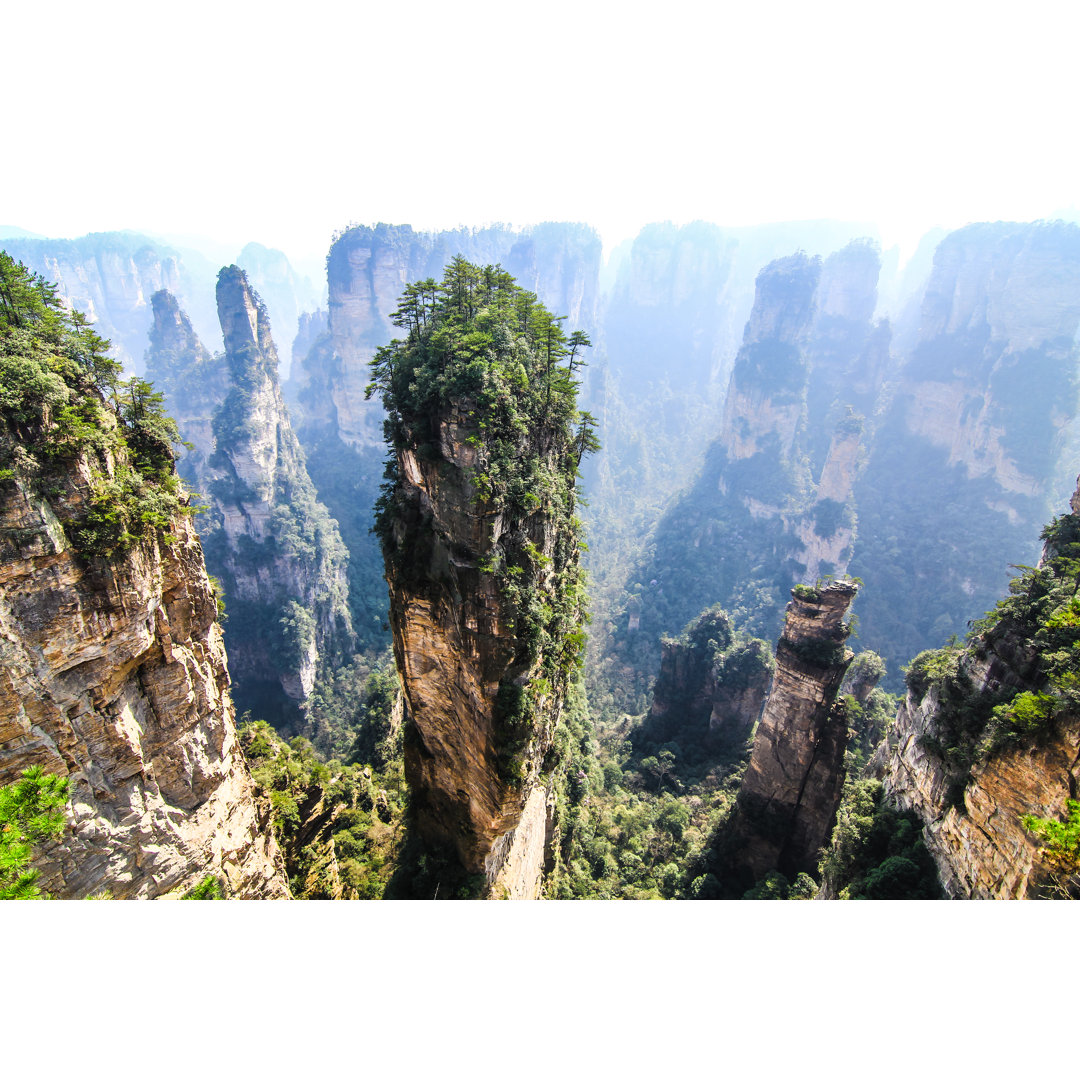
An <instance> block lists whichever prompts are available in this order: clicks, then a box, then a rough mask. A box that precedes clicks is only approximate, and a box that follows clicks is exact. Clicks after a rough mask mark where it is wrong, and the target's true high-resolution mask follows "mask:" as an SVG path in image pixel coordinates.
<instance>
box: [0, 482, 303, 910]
mask: <svg viewBox="0 0 1080 1080" xmlns="http://www.w3.org/2000/svg"><path fill="white" fill-rule="evenodd" d="M90 490H91V478H90V475H89V472H88V470H87V468H86V464H85V461H79V462H78V463H77V464H76V466H75V467H74V468H73V469H72V470H71V472H70V473H69V474H68V476H67V478H66V481H65V490H64V494H63V497H62V498H60V499H58V500H56V501H55V502H52V503H51V502H50V501H47V500H45V499H43V498H41V497H39V496H36V495H34V494H32V493H31V491H30V489H28V488H27V487H26V486H25V485H24V484H23V483H22V482H15V481H7V482H5V483H4V485H3V491H2V492H0V515H2V516H0V536H2V543H0V654H2V657H3V665H2V667H0V783H10V782H11V781H13V780H15V779H16V778H17V777H18V775H19V774H20V773H21V771H22V770H23V769H25V768H26V767H28V766H30V765H40V766H41V767H42V768H43V769H45V770H46V771H47V772H50V773H55V774H59V775H62V776H68V777H70V779H71V781H72V798H71V802H70V807H69V820H68V827H67V829H66V830H65V833H64V835H63V837H62V838H61V839H60V840H58V841H55V842H51V843H49V844H48V845H47V846H46V847H45V848H44V849H43V851H42V852H41V854H40V856H39V857H38V858H37V860H36V863H35V865H36V866H37V868H38V870H39V871H40V875H41V876H40V878H39V884H40V885H41V887H42V889H43V891H44V892H46V893H47V894H50V895H53V896H57V897H65V898H78V897H86V896H91V895H98V894H101V893H103V892H104V893H108V894H109V895H111V896H113V897H115V898H117V899H121V898H154V897H159V896H162V895H164V894H166V893H176V892H178V891H182V890H184V889H187V888H190V887H192V886H193V885H195V884H197V883H198V882H199V881H200V880H201V879H202V878H203V877H204V876H205V875H207V874H214V875H217V876H219V877H221V878H223V879H224V881H225V883H226V889H227V893H228V895H230V896H234V897H243V898H252V899H256V898H286V897H287V896H288V886H287V884H286V880H285V875H284V868H283V865H282V862H281V858H280V855H279V853H278V851H277V848H276V845H275V842H274V839H273V835H272V831H271V828H270V824H269V820H268V813H267V808H266V807H263V806H261V805H259V804H257V803H256V801H255V798H254V795H253V789H252V781H251V777H250V774H249V773H248V769H247V766H246V764H245V762H244V759H243V755H242V753H241V752H240V748H239V745H238V742H237V737H236V731H235V726H234V714H233V705H232V701H231V698H230V695H229V675H228V670H227V668H226V657H225V648H224V645H223V642H222V633H221V627H220V625H219V623H218V621H217V606H216V602H215V598H214V594H213V591H212V589H211V586H210V582H209V580H208V578H207V575H206V570H205V566H204V563H203V556H202V549H201V547H200V545H199V541H198V538H197V537H196V535H195V531H194V529H193V528H192V526H191V522H190V519H189V518H187V517H183V516H178V517H176V518H175V520H174V521H173V522H172V525H171V526H170V531H171V534H172V536H173V538H174V539H173V540H172V541H170V542H166V541H165V540H163V539H161V538H160V536H159V538H158V539H156V540H147V541H143V542H141V543H140V544H139V545H137V546H136V547H135V548H134V549H132V550H131V551H130V552H129V553H128V554H127V555H125V556H124V557H122V558H119V557H117V558H113V559H95V560H92V561H91V562H90V563H89V564H87V563H86V562H85V561H84V560H83V559H81V558H80V557H79V556H78V555H77V554H76V553H75V552H74V550H73V549H72V547H71V546H70V544H69V543H68V542H67V540H66V538H65V535H64V530H63V527H62V523H61V520H60V519H59V518H58V516H57V514H58V513H59V514H60V515H61V516H63V515H65V514H69V513H74V512H77V511H78V510H79V509H80V507H82V506H83V505H84V504H85V502H86V500H87V499H88V498H89V495H90Z"/></svg>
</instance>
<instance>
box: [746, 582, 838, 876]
mask: <svg viewBox="0 0 1080 1080" xmlns="http://www.w3.org/2000/svg"><path fill="white" fill-rule="evenodd" d="M800 592H801V595H800ZM855 593H856V586H854V585H851V584H847V583H843V582H836V583H834V584H832V585H829V586H828V587H827V588H824V589H821V590H794V591H793V592H792V600H791V603H790V604H788V608H787V615H786V618H785V621H784V632H783V635H782V637H781V638H780V643H779V645H778V646H777V650H776V674H775V676H774V678H773V685H772V689H771V691H770V693H769V698H768V701H767V702H766V704H765V711H764V713H763V715H762V718H761V723H760V724H759V725H758V729H757V733H756V735H755V737H754V748H753V751H752V754H751V758H750V764H749V766H748V768H747V770H746V774H745V776H744V777H743V782H742V786H741V787H740V789H739V795H738V799H737V802H736V811H735V817H734V819H733V823H732V837H731V840H730V843H731V851H732V855H731V865H732V872H733V879H732V882H731V883H730V884H729V888H730V887H734V889H735V891H736V892H737V893H740V894H741V888H742V886H743V885H745V886H747V887H748V886H749V885H751V884H753V882H755V881H758V880H761V879H762V878H764V877H765V876H766V875H767V874H768V873H769V872H770V871H773V870H779V871H780V872H781V873H782V874H784V875H785V876H786V877H788V878H789V879H794V878H795V876H796V875H798V874H799V873H800V872H807V873H811V872H813V871H814V870H816V868H817V861H818V857H819V855H820V853H821V850H822V849H823V848H824V846H825V844H826V843H827V842H828V839H829V835H830V833H831V831H832V827H833V822H834V821H835V818H836V810H837V807H838V806H839V805H840V793H841V789H842V788H843V784H844V769H843V762H844V750H845V748H846V746H847V739H848V720H847V715H846V711H845V710H844V708H843V706H842V705H838V704H837V702H836V697H837V692H838V691H839V689H840V684H841V682H842V681H843V678H844V673H845V672H846V670H847V666H848V664H849V663H850V661H851V658H852V653H851V652H850V650H848V649H846V648H845V647H844V641H845V639H846V638H847V635H848V630H847V627H846V626H845V624H844V621H843V620H844V616H845V614H846V613H847V610H848V607H849V606H850V605H851V602H852V600H853V599H854V598H855ZM726 884H727V883H726Z"/></svg>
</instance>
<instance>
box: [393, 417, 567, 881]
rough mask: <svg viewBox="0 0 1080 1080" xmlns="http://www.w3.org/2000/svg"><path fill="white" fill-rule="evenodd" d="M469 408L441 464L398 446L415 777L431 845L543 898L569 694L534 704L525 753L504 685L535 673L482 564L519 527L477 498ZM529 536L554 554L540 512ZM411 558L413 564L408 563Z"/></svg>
mask: <svg viewBox="0 0 1080 1080" xmlns="http://www.w3.org/2000/svg"><path fill="white" fill-rule="evenodd" d="M468 430H469V429H468V426H467V425H466V424H465V418H464V416H462V415H459V414H453V413H452V414H451V415H449V416H447V417H446V418H445V419H444V420H443V421H442V423H441V424H440V436H441V438H440V448H441V454H440V456H439V458H438V459H436V460H434V461H432V460H425V459H424V458H422V457H420V456H419V455H417V454H416V453H414V452H413V451H411V450H408V449H405V450H402V451H400V463H401V468H400V474H401V478H402V482H401V494H400V496H399V506H400V516H399V519H398V522H397V523H396V524H395V527H394V536H393V546H394V548H395V549H396V551H398V552H400V553H401V555H402V561H401V562H397V561H396V560H392V559H388V561H387V581H388V583H389V586H390V613H391V626H392V628H393V631H394V650H395V653H396V656H397V663H398V670H399V671H400V672H401V675H402V683H403V687H404V692H405V699H406V702H407V705H408V714H409V716H410V718H411V722H412V725H413V731H414V737H412V738H410V737H408V735H407V737H406V743H405V767H406V776H407V777H408V780H409V785H410V788H411V789H412V792H413V799H414V805H415V807H416V811H417V821H418V825H419V828H420V831H421V834H422V835H423V837H424V838H425V839H426V841H427V842H428V843H429V844H431V845H433V846H435V847H438V848H442V849H452V850H455V851H456V852H457V854H458V857H459V859H460V861H461V863H462V865H463V866H464V868H465V869H466V871H468V872H469V873H472V874H484V875H485V878H486V880H487V881H488V883H489V885H490V886H491V887H492V889H493V892H494V894H495V895H509V896H513V897H519V898H520V897H535V896H537V895H539V890H540V884H541V876H542V870H543V849H544V841H543V839H542V838H543V836H544V833H545V825H544V821H545V805H546V802H547V799H548V797H549V783H548V778H547V776H546V775H545V774H544V771H543V767H544V761H545V755H546V754H547V752H548V750H549V749H550V747H551V740H552V737H553V734H554V729H555V725H556V723H557V722H558V718H559V712H560V709H561V700H560V699H559V697H558V696H557V695H555V694H553V693H552V692H551V691H550V690H549V691H548V693H547V694H546V695H544V696H542V698H541V700H538V701H537V703H536V704H537V712H538V714H539V715H540V716H541V717H542V718H543V719H542V723H541V724H540V725H539V726H538V727H537V728H536V730H535V731H534V732H533V733H532V734H531V736H530V737H529V738H528V740H527V741H526V742H525V743H524V744H523V745H521V746H519V747H516V748H515V749H509V748H508V747H507V746H506V736H505V735H504V734H503V733H502V732H501V731H500V728H501V727H502V724H501V722H500V719H499V714H500V712H501V711H502V710H501V708H500V706H501V704H502V699H504V698H505V696H506V694H507V688H509V687H513V686H514V685H515V684H517V685H519V686H522V687H524V686H526V685H528V683H529V681H530V676H531V675H532V674H533V672H532V671H531V669H530V667H522V666H521V665H520V663H519V662H518V644H519V643H518V641H517V637H516V635H515V632H514V627H513V625H512V624H508V621H507V618H506V613H505V604H504V602H503V599H502V597H501V595H500V591H499V584H498V581H497V579H496V577H495V575H494V574H492V573H490V572H485V570H484V568H483V564H484V563H485V560H487V559H490V558H491V556H492V555H493V554H494V553H495V552H496V549H497V548H498V546H499V544H500V541H504V540H505V537H504V531H505V530H506V529H507V527H508V525H509V523H508V522H507V521H506V520H505V519H504V517H503V516H502V515H501V514H499V513H493V512H491V510H490V509H489V508H488V507H486V506H485V505H484V503H483V501H481V500H477V498H476V491H475V488H474V485H473V481H472V479H471V475H470V472H471V467H472V466H473V465H474V464H475V462H476V451H475V450H474V449H473V447H472V446H470V445H468V444H467V443H466V441H465V439H466V437H467V431H468ZM526 528H527V530H528V538H529V542H530V543H532V544H534V545H535V548H536V550H537V552H538V553H539V554H540V557H541V558H542V559H544V560H549V561H550V560H551V559H552V556H553V555H554V553H555V552H554V548H555V543H556V541H557V539H558V537H557V535H556V532H555V530H553V529H552V528H550V527H549V525H548V523H547V522H546V520H545V518H544V517H543V515H535V516H534V517H533V518H532V519H531V520H530V521H529V522H528V523H527V525H526ZM406 559H407V562H406V561H404V560H406Z"/></svg>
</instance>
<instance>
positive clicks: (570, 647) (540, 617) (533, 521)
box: [368, 257, 599, 785]
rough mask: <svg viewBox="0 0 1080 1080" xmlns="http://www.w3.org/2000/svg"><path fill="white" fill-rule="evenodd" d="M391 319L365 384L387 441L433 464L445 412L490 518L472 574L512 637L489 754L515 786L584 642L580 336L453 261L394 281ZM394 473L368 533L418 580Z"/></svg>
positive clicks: (584, 440)
mask: <svg viewBox="0 0 1080 1080" xmlns="http://www.w3.org/2000/svg"><path fill="white" fill-rule="evenodd" d="M392 322H393V323H394V325H395V326H398V327H400V328H401V329H403V330H405V331H406V334H407V336H406V337H405V338H404V339H395V340H394V341H392V342H391V343H390V344H389V345H385V346H383V347H381V348H380V349H378V351H377V352H376V354H375V358H374V360H373V361H372V364H371V368H372V382H371V384H370V385H369V387H368V396H371V395H373V394H376V393H378V394H379V395H380V396H381V398H382V401H383V405H384V406H385V408H386V412H387V420H386V425H385V430H386V435H387V440H388V442H389V444H390V446H391V448H392V449H393V450H394V451H395V452H396V453H397V454H401V453H405V452H408V453H411V454H415V455H416V456H417V457H418V458H419V459H420V460H422V461H437V460H439V459H440V456H441V452H440V449H439V442H440V438H441V426H442V424H443V423H444V422H447V421H449V420H450V418H451V416H453V418H454V422H455V423H457V424H458V425H460V430H461V432H462V437H463V438H464V441H465V442H466V443H467V444H468V445H469V446H470V447H471V448H472V449H474V450H475V452H476V459H475V464H474V465H472V466H471V468H470V469H469V480H470V482H471V486H472V489H473V492H474V502H475V504H476V505H477V506H478V507H479V508H481V510H482V512H483V513H484V514H485V515H486V517H487V518H488V520H495V519H496V517H497V516H498V517H499V518H501V522H502V530H501V533H500V535H499V536H498V538H497V539H494V542H493V543H492V545H491V547H490V549H489V550H488V551H487V552H486V553H485V555H484V558H483V560H482V561H481V563H480V569H481V571H482V572H484V573H490V574H492V575H493V576H494V578H495V581H496V583H497V586H498V589H499V592H500V596H501V600H502V609H503V610H502V615H503V619H504V620H505V623H506V625H507V626H508V627H510V628H511V629H512V630H513V632H514V639H515V655H514V657H513V661H512V663H511V664H510V665H509V667H508V669H507V671H508V673H507V674H506V675H505V676H504V677H503V680H502V682H501V683H500V686H499V690H498V696H497V699H496V710H497V723H498V739H497V746H496V752H497V755H498V760H499V768H500V773H501V775H502V778H503V780H504V781H505V782H506V783H508V784H511V785H515V784H519V783H521V781H522V765H523V752H524V750H525V747H526V746H527V744H528V743H529V741H530V740H531V739H532V737H533V735H534V733H535V731H534V729H535V726H536V725H537V724H538V723H541V722H542V720H541V717H540V709H539V705H540V702H541V700H542V699H550V697H551V695H552V693H554V696H555V697H556V698H558V697H561V696H563V695H564V694H565V691H566V688H567V686H568V685H569V680H570V677H571V675H572V673H573V672H574V671H575V669H576V668H577V666H578V665H579V664H580V663H581V661H582V657H583V652H584V646H585V635H584V631H583V627H584V622H585V605H586V595H585V583H584V572H583V570H582V569H581V565H580V555H581V549H582V541H581V523H580V521H579V520H578V519H577V517H576V515H575V511H576V502H577V493H576V486H575V485H576V480H577V476H578V468H579V466H580V465H581V463H582V459H583V458H584V456H585V455H586V454H589V453H592V452H593V451H595V450H596V449H597V448H598V446H599V443H598V441H597V439H596V435H595V427H596V421H595V419H594V418H593V417H591V416H590V415H589V414H588V413H579V412H578V410H577V405H576V402H577V388H578V380H577V377H576V376H577V373H578V372H579V371H580V370H581V369H582V367H583V366H584V364H585V361H584V356H583V351H584V349H585V348H586V347H587V346H588V345H589V339H588V337H587V336H586V335H585V334H583V333H581V332H580V331H576V332H574V333H572V334H570V335H569V337H568V336H567V335H566V334H565V333H564V331H563V329H562V326H561V322H562V320H561V319H560V318H557V317H555V316H553V315H552V314H551V313H550V312H548V311H547V309H546V308H545V307H544V306H543V305H542V304H540V303H538V302H537V299H536V297H535V296H534V295H533V294H532V293H530V292H527V291H526V290H524V289H521V288H519V287H518V286H517V285H516V284H515V283H514V280H513V278H512V277H511V276H510V275H509V274H507V273H506V272H505V271H503V270H502V269H501V268H499V267H494V266H487V267H483V268H480V267H476V266H473V265H471V264H470V263H468V262H466V261H465V260H464V259H462V258H460V257H458V258H456V259H454V260H453V261H452V262H451V263H450V265H449V266H447V268H446V270H445V273H444V275H443V279H442V281H441V282H436V281H435V280H434V279H431V278H429V279H426V280H424V281H420V282H417V283H416V284H414V285H408V286H406V288H405V292H404V294H403V295H402V297H401V299H400V301H399V306H398V309H397V311H396V312H395V313H394V314H393V316H392ZM398 469H399V463H398V459H397V458H396V457H395V458H394V459H392V460H391V462H390V463H389V465H388V466H387V477H388V482H387V484H386V485H385V486H384V492H383V495H382V496H381V497H380V499H379V501H378V504H377V509H376V523H375V529H376V532H377V533H378V535H379V537H380V539H381V541H382V549H383V556H384V559H385V561H386V565H387V569H388V572H389V573H391V574H394V575H396V576H397V577H398V578H399V579H400V580H401V581H403V582H405V583H408V581H409V580H410V578H411V577H413V576H414V575H420V578H418V579H417V582H416V584H417V585H418V586H419V587H421V588H422V587H424V585H425V581H424V580H423V576H424V575H426V574H427V573H428V572H429V563H430V560H429V559H427V558H424V553H423V552H420V551H417V550H416V542H417V541H416V536H415V535H414V534H415V533H416V531H417V530H412V531H411V532H410V536H411V538H412V541H413V542H411V543H408V544H406V543H403V542H402V540H401V537H400V536H399V535H398V533H397V532H396V530H395V527H396V526H397V525H398V524H400V523H402V522H405V521H407V520H409V519H410V515H411V514H412V513H414V511H412V510H411V509H410V507H409V506H408V505H407V504H406V500H405V496H404V490H405V488H404V485H403V483H402V480H401V477H400V475H399V472H398ZM420 532H421V533H423V530H420ZM541 538H542V539H543V550H541V547H540V546H538V541H540V540H541ZM419 542H421V543H423V542H425V541H424V538H423V536H422V535H421V540H420V541H419ZM428 542H430V541H428ZM526 671H527V672H529V673H530V681H529V683H528V685H523V684H522V681H521V678H520V676H521V674H522V673H523V672H526Z"/></svg>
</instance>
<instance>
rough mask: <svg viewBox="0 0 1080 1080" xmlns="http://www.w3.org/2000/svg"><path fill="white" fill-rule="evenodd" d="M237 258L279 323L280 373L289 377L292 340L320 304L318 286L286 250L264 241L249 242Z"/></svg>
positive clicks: (286, 377) (291, 359)
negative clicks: (294, 264)
mask: <svg viewBox="0 0 1080 1080" xmlns="http://www.w3.org/2000/svg"><path fill="white" fill-rule="evenodd" d="M236 262H237V265H238V266H239V267H240V268H241V269H242V270H243V271H244V273H245V274H246V275H247V277H248V281H249V282H250V283H251V286H252V288H254V289H255V290H256V292H257V293H258V294H259V297H260V298H261V299H262V300H263V302H264V303H265V304H266V307H267V310H268V311H269V312H270V315H271V317H272V320H273V324H274V325H275V326H276V327H277V333H278V340H279V341H281V342H282V343H283V345H282V350H281V372H280V375H281V378H282V380H286V379H288V377H289V373H290V371H291V369H292V361H293V348H292V346H293V340H294V338H295V336H296V334H297V333H298V331H299V330H300V329H301V326H300V322H301V319H302V317H303V315H304V314H305V313H306V312H312V311H314V310H315V309H316V308H317V307H318V301H319V296H318V290H317V289H316V288H315V286H314V285H313V284H312V282H311V281H310V280H308V279H307V278H302V277H301V276H300V275H299V274H298V273H297V272H296V271H295V270H294V269H293V267H292V264H291V263H290V262H289V260H288V257H287V256H286V255H285V253H284V252H283V251H277V250H275V249H274V248H268V247H266V246H265V245H263V244H254V243H252V244H246V245H245V246H244V250H243V251H241V252H240V254H239V256H238V257H237V260H236Z"/></svg>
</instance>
